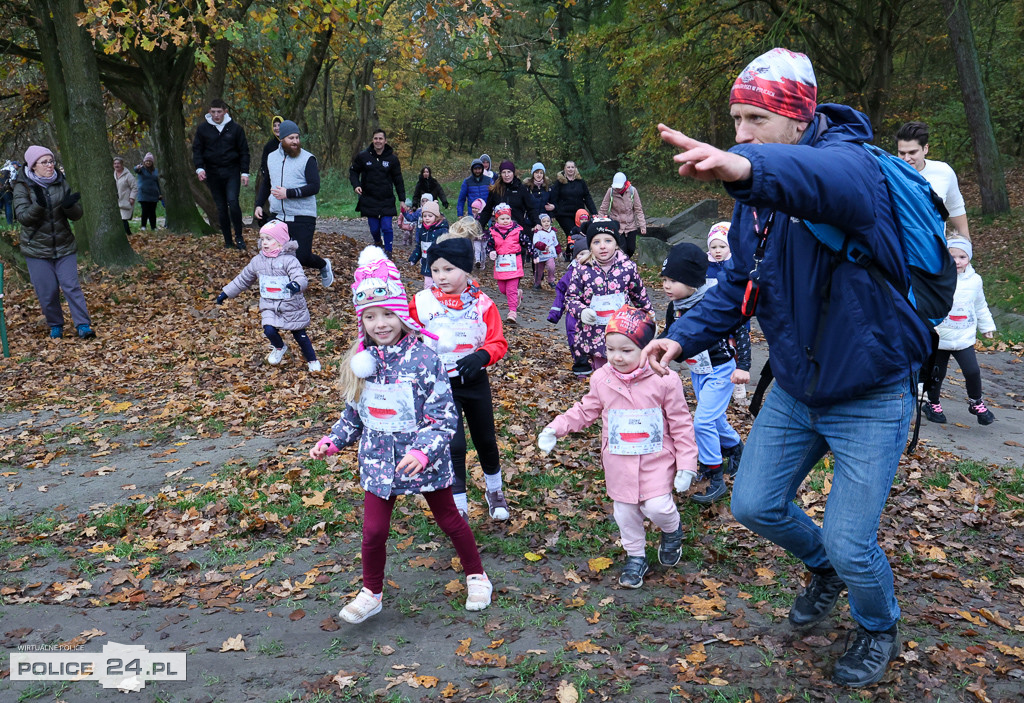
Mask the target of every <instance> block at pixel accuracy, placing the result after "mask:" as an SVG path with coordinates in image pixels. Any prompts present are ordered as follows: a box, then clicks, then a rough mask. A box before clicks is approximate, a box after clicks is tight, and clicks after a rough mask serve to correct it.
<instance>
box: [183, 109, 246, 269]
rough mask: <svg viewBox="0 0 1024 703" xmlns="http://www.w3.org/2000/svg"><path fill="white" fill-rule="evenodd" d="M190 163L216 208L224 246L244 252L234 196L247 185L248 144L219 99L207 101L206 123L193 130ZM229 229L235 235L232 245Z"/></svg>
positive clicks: (239, 214)
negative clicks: (208, 102)
mask: <svg viewBox="0 0 1024 703" xmlns="http://www.w3.org/2000/svg"><path fill="white" fill-rule="evenodd" d="M192 163H193V164H194V165H195V167H196V176H197V177H198V178H199V180H201V181H205V182H206V185H207V186H208V187H209V188H210V194H211V195H212V196H213V202H214V203H216V205H217V217H218V220H219V223H220V230H221V233H222V234H223V235H224V246H226V247H229V248H230V247H231V246H236V247H238V248H239V249H245V240H244V239H242V208H241V206H240V205H239V204H238V194H239V189H240V187H241V186H247V185H249V142H248V141H247V140H246V138H245V130H243V129H242V127H241V125H239V124H238V123H237V122H234V121H232V119H231V115H229V114H228V105H227V103H226V102H224V101H223V100H221V99H220V98H215V99H214V100H212V101H210V111H209V113H208V114H207V115H206V119H205V120H204V121H203V122H200V123H199V127H197V128H196V136H195V137H194V138H193V139H192ZM211 224H212V223H211ZM232 228H234V232H235V239H234V242H233V243H232V241H231V230H232Z"/></svg>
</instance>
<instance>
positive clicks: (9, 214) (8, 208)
mask: <svg viewBox="0 0 1024 703" xmlns="http://www.w3.org/2000/svg"><path fill="white" fill-rule="evenodd" d="M13 202H14V196H13V195H12V194H11V193H10V192H4V193H3V194H2V195H0V203H3V207H4V216H5V217H6V218H7V224H9V225H13V224H14V209H13V207H12V203H13Z"/></svg>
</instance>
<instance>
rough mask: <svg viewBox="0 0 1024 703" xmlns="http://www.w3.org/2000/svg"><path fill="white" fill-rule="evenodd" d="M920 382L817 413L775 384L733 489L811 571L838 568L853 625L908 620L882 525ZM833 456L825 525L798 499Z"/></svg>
mask: <svg viewBox="0 0 1024 703" xmlns="http://www.w3.org/2000/svg"><path fill="white" fill-rule="evenodd" d="M914 383H915V382H914V381H913V379H911V378H910V377H909V375H908V377H907V378H906V379H905V380H903V381H900V382H899V383H894V384H892V385H889V386H883V387H881V388H879V389H878V390H876V391H875V392H873V393H871V394H869V395H864V396H861V397H858V398H854V399H852V400H849V401H847V402H845V403H838V404H836V405H832V406H829V407H826V408H809V407H807V406H806V405H804V404H803V403H801V402H799V401H797V400H796V399H794V398H793V397H792V396H790V395H789V394H788V393H786V392H785V391H784V390H782V389H781V388H779V386H778V384H774V385H772V387H771V389H770V390H769V392H768V394H767V395H766V396H765V400H764V406H763V407H762V408H761V412H760V413H759V414H758V416H757V419H756V420H755V421H754V426H753V428H752V429H751V431H750V436H749V437H747V446H746V449H745V450H744V452H743V463H742V464H741V465H740V470H739V473H738V474H737V475H736V481H735V483H734V485H733V491H732V513H733V515H734V516H735V517H736V519H737V520H739V522H740V523H742V524H743V525H744V526H746V527H748V528H749V529H751V530H753V531H754V532H756V533H757V534H759V535H761V536H762V537H766V538H767V539H770V540H771V541H772V542H774V543H775V544H777V545H779V546H780V547H782V548H784V549H786V550H787V551H789V552H790V553H792V554H793V556H795V557H797V558H798V559H800V560H801V561H803V562H804V563H805V564H806V565H807V566H808V568H810V569H813V570H819V569H827V568H829V567H832V568H834V569H835V570H836V572H837V573H838V574H839V576H840V577H841V578H842V579H843V581H845V582H846V586H847V589H849V594H850V612H851V614H852V615H853V618H854V620H856V621H857V622H858V623H860V625H861V626H863V627H864V628H866V629H868V630H886V629H888V628H890V627H892V625H893V624H895V623H896V621H897V620H898V619H899V617H900V608H899V605H898V604H897V602H896V594H895V591H894V588H893V577H892V568H891V567H890V566H889V560H888V559H887V558H886V556H885V552H884V551H883V550H882V548H881V547H880V546H879V545H878V523H879V520H881V517H882V509H883V508H884V507H885V501H886V499H887V498H888V496H889V491H890V489H891V488H892V480H893V477H894V476H895V475H896V468H897V466H898V465H899V460H900V455H901V454H902V453H903V448H904V447H905V446H906V443H907V432H908V430H909V429H910V420H911V416H912V414H913V410H914V390H915V389H914ZM829 449H831V450H832V454H833V456H834V458H835V460H834V467H835V468H834V474H833V478H832V490H831V492H830V493H829V496H828V500H827V502H826V504H825V515H824V518H823V520H822V526H821V527H818V525H817V523H815V522H814V521H813V520H812V519H811V518H809V517H808V516H807V514H806V513H805V512H804V511H803V510H801V509H800V507H798V506H797V505H796V504H794V503H793V499H794V498H795V497H796V493H797V490H798V489H799V488H800V484H801V483H802V482H803V480H804V478H805V477H806V476H807V474H808V472H809V471H810V470H811V469H812V468H813V467H814V465H815V464H816V463H817V462H818V460H819V459H821V458H822V457H823V456H824V455H825V453H826V452H827V451H828V450H829Z"/></svg>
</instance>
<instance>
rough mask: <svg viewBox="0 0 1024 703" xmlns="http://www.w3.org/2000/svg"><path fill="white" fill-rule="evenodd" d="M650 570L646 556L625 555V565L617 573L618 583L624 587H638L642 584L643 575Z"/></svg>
mask: <svg viewBox="0 0 1024 703" xmlns="http://www.w3.org/2000/svg"><path fill="white" fill-rule="evenodd" d="M650 570H651V565H650V564H648V563H647V557H626V565H625V566H624V567H622V573H621V574H620V575H619V585H620V586H624V587H626V588H640V587H641V586H643V585H644V576H646V575H647V572H648V571H650Z"/></svg>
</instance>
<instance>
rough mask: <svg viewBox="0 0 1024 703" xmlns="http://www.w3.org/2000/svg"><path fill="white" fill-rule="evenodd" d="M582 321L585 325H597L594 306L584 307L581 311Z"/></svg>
mask: <svg viewBox="0 0 1024 703" xmlns="http://www.w3.org/2000/svg"><path fill="white" fill-rule="evenodd" d="M580 322H582V323H583V324H585V325H596V324H597V313H596V312H595V311H594V309H593V308H583V312H581V313H580Z"/></svg>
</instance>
